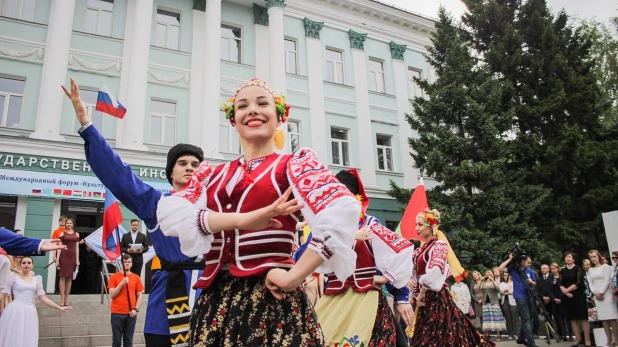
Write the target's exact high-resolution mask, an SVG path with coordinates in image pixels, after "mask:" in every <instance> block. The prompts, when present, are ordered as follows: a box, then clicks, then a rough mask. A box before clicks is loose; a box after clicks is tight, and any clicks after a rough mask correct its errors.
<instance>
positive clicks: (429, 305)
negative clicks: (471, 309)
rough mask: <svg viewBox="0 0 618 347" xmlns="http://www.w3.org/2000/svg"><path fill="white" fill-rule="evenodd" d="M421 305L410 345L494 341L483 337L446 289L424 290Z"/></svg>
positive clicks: (472, 345) (480, 346) (485, 345)
mask: <svg viewBox="0 0 618 347" xmlns="http://www.w3.org/2000/svg"><path fill="white" fill-rule="evenodd" d="M425 303H426V305H425V306H424V307H421V308H420V309H419V311H418V314H417V316H416V322H415V324H414V336H413V337H412V342H411V343H410V346H412V347H490V346H495V344H494V343H493V342H491V341H489V340H486V339H485V338H484V337H483V336H481V334H480V333H479V332H478V331H477V330H476V328H475V327H474V323H472V321H471V320H470V319H469V318H468V317H466V316H465V315H464V314H463V313H462V312H461V310H460V309H458V308H457V306H456V305H455V302H454V301H453V299H452V298H451V295H450V294H449V292H448V290H447V289H446V288H442V290H440V291H439V292H434V291H431V290H429V291H427V293H426V294H425Z"/></svg>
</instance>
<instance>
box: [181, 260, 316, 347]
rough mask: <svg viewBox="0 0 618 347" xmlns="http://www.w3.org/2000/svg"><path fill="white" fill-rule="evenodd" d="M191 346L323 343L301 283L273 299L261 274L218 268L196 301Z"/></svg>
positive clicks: (310, 344)
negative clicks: (238, 274) (247, 274)
mask: <svg viewBox="0 0 618 347" xmlns="http://www.w3.org/2000/svg"><path fill="white" fill-rule="evenodd" d="M189 346H195V347H206V346H209V347H215V346H221V347H223V346H247V347H254V346H277V347H284V346H289V347H296V346H299V347H301V346H313V347H315V346H317V347H320V346H325V342H324V337H323V335H322V329H321V328H320V325H319V323H318V320H317V318H316V315H315V312H314V311H313V307H312V306H311V303H310V302H309V299H308V297H307V295H306V294H305V292H304V291H303V290H302V289H300V288H299V289H297V290H295V291H294V292H291V293H287V296H286V299H284V300H282V301H278V300H276V299H275V298H274V297H273V296H272V295H271V294H270V292H269V291H268V289H266V286H265V285H264V277H263V276H252V277H234V276H232V275H231V274H230V273H229V272H228V271H221V272H220V273H219V274H218V275H217V278H215V280H214V281H213V283H212V284H211V286H210V287H209V288H208V289H205V290H203V291H202V294H201V295H200V297H199V298H198V299H197V301H196V302H195V306H194V307H193V312H192V313H191V336H190V339H189Z"/></svg>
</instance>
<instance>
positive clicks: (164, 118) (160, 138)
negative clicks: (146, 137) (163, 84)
mask: <svg viewBox="0 0 618 347" xmlns="http://www.w3.org/2000/svg"><path fill="white" fill-rule="evenodd" d="M150 143H152V144H159V145H165V146H173V145H175V144H176V104H175V103H173V102H166V101H158V100H150Z"/></svg>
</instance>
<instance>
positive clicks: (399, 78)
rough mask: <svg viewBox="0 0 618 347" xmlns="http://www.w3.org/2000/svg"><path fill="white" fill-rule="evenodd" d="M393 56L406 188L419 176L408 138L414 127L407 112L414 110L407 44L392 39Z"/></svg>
mask: <svg viewBox="0 0 618 347" xmlns="http://www.w3.org/2000/svg"><path fill="white" fill-rule="evenodd" d="M390 46H391V57H392V58H393V71H394V73H395V91H396V92H397V94H396V96H397V120H398V123H399V152H400V153H401V170H402V171H403V186H404V187H406V188H413V187H416V184H417V181H418V178H417V175H416V169H415V168H414V163H413V160H412V156H410V154H409V153H410V147H409V145H408V139H409V138H411V137H412V129H411V128H410V125H409V124H408V122H407V121H406V114H410V113H411V112H412V106H411V105H410V99H409V94H408V88H409V87H408V66H407V65H406V63H405V61H404V60H403V54H404V53H405V51H406V46H405V45H398V44H396V43H395V42H392V41H391V44H390Z"/></svg>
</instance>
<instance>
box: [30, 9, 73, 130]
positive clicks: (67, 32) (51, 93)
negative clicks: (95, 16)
mask: <svg viewBox="0 0 618 347" xmlns="http://www.w3.org/2000/svg"><path fill="white" fill-rule="evenodd" d="M74 12H75V0H52V3H51V9H50V11H49V25H48V26H47V40H46V43H45V58H44V60H43V73H42V76H41V91H40V92H39V105H38V110H37V117H36V125H35V128H34V132H33V133H32V134H30V137H32V138H35V139H45V140H54V141H64V137H62V136H60V119H61V118H62V103H63V102H64V100H65V99H64V98H65V96H64V95H62V93H58V89H60V86H61V85H64V84H66V78H67V64H68V61H69V50H70V49H71V30H72V28H73V14H74Z"/></svg>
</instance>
